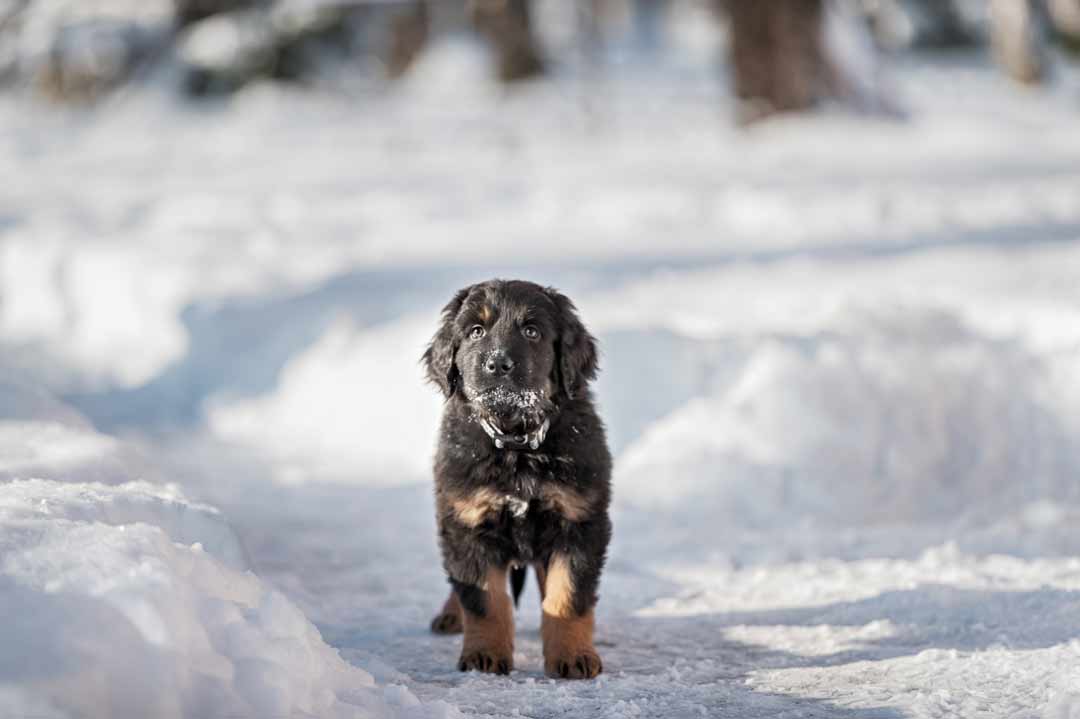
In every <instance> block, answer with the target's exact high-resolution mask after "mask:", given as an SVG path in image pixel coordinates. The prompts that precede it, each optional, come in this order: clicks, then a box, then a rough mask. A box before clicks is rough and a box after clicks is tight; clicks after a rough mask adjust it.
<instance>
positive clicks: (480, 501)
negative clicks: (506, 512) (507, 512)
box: [450, 488, 503, 527]
mask: <svg viewBox="0 0 1080 719" xmlns="http://www.w3.org/2000/svg"><path fill="white" fill-rule="evenodd" d="M502 504H503V497H502V495H500V494H499V493H498V492H496V491H494V490H492V489H487V488H484V489H478V490H477V491H475V492H473V493H472V494H470V495H468V496H467V497H459V498H456V499H454V500H452V501H451V502H450V506H451V507H452V508H453V510H454V516H455V517H457V520H458V521H459V522H461V523H462V524H464V525H465V526H466V527H478V526H480V524H481V523H482V522H483V521H484V519H485V518H486V517H487V516H488V515H489V514H492V513H493V512H497V511H499V510H500V509H501V508H502Z"/></svg>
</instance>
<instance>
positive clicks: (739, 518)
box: [619, 304, 1077, 526]
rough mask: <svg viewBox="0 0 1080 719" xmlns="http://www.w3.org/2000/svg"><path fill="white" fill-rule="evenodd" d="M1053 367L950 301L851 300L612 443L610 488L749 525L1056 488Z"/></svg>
mask: <svg viewBox="0 0 1080 719" xmlns="http://www.w3.org/2000/svg"><path fill="white" fill-rule="evenodd" d="M1052 378H1053V373H1052V372H1050V371H1049V370H1048V368H1047V365H1046V363H1045V362H1042V361H1039V360H1037V359H1036V358H1035V357H1033V356H1032V355H1030V354H1029V353H1028V352H1026V351H1025V350H1024V349H1023V348H1022V347H1021V346H1019V345H1017V344H1014V343H1010V342H1007V341H1003V340H996V339H993V338H990V337H988V336H986V335H983V334H981V333H978V332H976V331H974V330H972V329H970V328H968V327H967V326H966V325H965V324H964V323H963V322H961V320H960V319H959V317H958V316H957V315H956V314H955V313H953V312H950V311H945V310H938V309H934V308H930V307H910V306H890V305H887V304H876V305H872V306H868V307H859V306H848V307H847V308H845V309H843V310H841V311H840V312H839V313H837V315H835V316H834V317H833V320H832V321H831V322H829V323H826V324H825V326H824V327H823V328H822V330H821V331H820V332H818V333H815V334H811V335H808V336H804V337H803V336H800V337H790V336H789V337H785V336H776V337H773V338H763V339H761V340H759V341H758V342H756V343H754V344H753V345H751V350H750V351H749V353H748V356H747V359H746V360H745V362H744V363H743V364H742V367H741V370H740V371H738V372H736V373H735V378H734V380H733V381H731V382H726V383H725V382H717V383H715V385H717V386H714V387H713V389H712V391H711V392H708V391H707V392H706V393H705V394H703V396H700V397H695V398H693V399H691V400H690V401H688V402H687V403H685V404H684V405H683V406H681V407H679V408H678V409H676V410H675V411H673V412H671V413H670V414H669V415H668V416H667V417H665V418H663V419H661V420H659V421H657V422H656V423H654V424H653V425H652V426H651V427H650V428H649V429H648V430H647V431H646V432H645V434H644V435H643V436H642V437H641V438H640V439H639V440H638V441H637V442H635V443H634V444H632V445H631V446H630V448H629V449H628V450H627V451H626V452H625V453H624V454H623V455H622V457H621V462H620V475H619V495H620V496H621V497H622V498H623V499H625V500H627V501H630V502H632V503H634V504H636V505H638V506H659V507H667V508H668V509H669V510H671V509H675V508H683V509H687V508H694V509H693V511H694V512H696V513H699V514H700V513H701V512H705V513H708V514H710V515H713V516H715V515H717V514H719V515H720V516H723V517H724V518H725V519H728V520H730V521H733V522H735V523H737V524H746V523H749V524H752V525H754V524H756V525H759V526H762V525H767V524H768V523H769V522H770V521H775V520H774V519H773V518H774V517H781V518H782V519H783V521H791V520H792V519H796V520H797V519H802V518H807V517H814V518H818V519H822V520H826V521H830V522H835V523H838V524H858V523H869V524H873V523H875V522H884V521H912V520H916V521H917V520H940V519H943V518H948V517H951V516H955V515H956V514H958V513H960V512H961V511H962V510H965V509H970V508H971V507H972V506H975V505H979V504H983V505H986V504H988V503H989V504H991V505H993V506H995V507H997V508H1003V507H1004V508H1007V507H1009V506H1012V505H1013V504H1014V503H1016V502H1025V501H1027V502H1030V501H1034V500H1035V499H1039V498H1043V499H1067V498H1070V497H1072V496H1073V495H1074V493H1075V490H1074V489H1073V482H1072V479H1071V477H1072V476H1073V474H1074V469H1075V467H1076V466H1077V457H1076V456H1075V452H1074V451H1073V450H1072V448H1071V442H1070V441H1069V432H1068V429H1067V427H1068V418H1067V417H1066V416H1064V415H1063V414H1062V412H1060V411H1058V409H1056V406H1057V405H1056V404H1055V401H1054V399H1053V397H1054V386H1055V385H1054V383H1053V381H1052ZM658 479H662V480H663V481H658Z"/></svg>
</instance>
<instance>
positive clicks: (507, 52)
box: [470, 0, 544, 82]
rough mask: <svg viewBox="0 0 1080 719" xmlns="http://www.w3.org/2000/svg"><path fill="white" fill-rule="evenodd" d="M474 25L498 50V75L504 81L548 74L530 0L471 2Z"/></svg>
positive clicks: (496, 61)
mask: <svg viewBox="0 0 1080 719" xmlns="http://www.w3.org/2000/svg"><path fill="white" fill-rule="evenodd" d="M470 5H471V11H472V16H473V22H474V23H475V24H476V27H477V28H478V29H479V30H480V32H482V33H483V34H484V35H485V36H486V37H487V38H488V40H489V41H490V42H491V44H492V45H493V46H494V49H495V63H496V72H497V74H498V76H499V79H500V80H502V81H503V82H513V81H515V80H524V79H526V78H530V77H533V76H536V75H539V74H541V73H543V72H544V61H543V59H542V56H541V54H540V48H539V45H538V43H537V41H536V36H535V33H534V32H533V27H532V18H531V16H530V12H529V0H471V3H470Z"/></svg>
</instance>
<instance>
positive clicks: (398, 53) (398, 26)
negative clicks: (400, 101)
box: [387, 0, 431, 77]
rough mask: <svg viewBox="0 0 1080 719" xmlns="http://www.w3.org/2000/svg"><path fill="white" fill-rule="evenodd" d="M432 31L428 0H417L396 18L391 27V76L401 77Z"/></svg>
mask: <svg viewBox="0 0 1080 719" xmlns="http://www.w3.org/2000/svg"><path fill="white" fill-rule="evenodd" d="M430 33H431V12H430V10H429V8H428V3H427V0H417V1H416V2H414V3H413V4H412V6H411V7H410V8H409V9H408V10H406V11H405V12H403V13H401V14H400V15H398V16H397V17H395V18H394V20H393V22H392V23H391V28H390V34H391V38H390V57H389V59H388V61H387V70H388V72H389V74H390V77H400V76H401V75H403V74H404V73H405V71H406V70H408V69H409V68H410V67H411V66H412V64H413V61H414V60H416V58H417V56H418V55H419V54H420V51H421V50H423V49H424V47H425V46H426V45H427V42H428V36H429V35H430Z"/></svg>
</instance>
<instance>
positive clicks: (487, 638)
mask: <svg viewBox="0 0 1080 719" xmlns="http://www.w3.org/2000/svg"><path fill="white" fill-rule="evenodd" d="M483 588H484V591H485V593H486V595H487V596H486V597H485V600H486V601H485V603H484V604H485V606H484V609H485V611H484V616H482V617H481V616H479V615H476V614H473V613H472V612H470V611H469V610H468V609H465V610H464V611H463V614H464V616H465V641H464V642H463V643H462V647H461V658H460V659H458V669H460V670H461V671H468V670H470V669H477V670H479V671H482V672H493V673H495V674H509V673H510V671H511V670H512V669H513V668H514V605H513V602H512V600H511V599H510V594H509V592H507V591H506V567H500V568H492V569H489V570H488V573H487V579H486V581H485V582H484V587H483Z"/></svg>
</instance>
